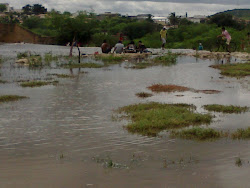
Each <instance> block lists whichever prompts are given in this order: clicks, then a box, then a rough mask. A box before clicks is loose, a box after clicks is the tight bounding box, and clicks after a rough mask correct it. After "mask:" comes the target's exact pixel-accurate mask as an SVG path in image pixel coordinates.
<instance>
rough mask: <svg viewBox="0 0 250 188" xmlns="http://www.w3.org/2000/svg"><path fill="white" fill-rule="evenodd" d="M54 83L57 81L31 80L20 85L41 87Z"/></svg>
mask: <svg viewBox="0 0 250 188" xmlns="http://www.w3.org/2000/svg"><path fill="white" fill-rule="evenodd" d="M56 84H58V81H53V82H45V81H31V82H23V83H21V84H20V85H21V86H22V87H41V86H46V85H56Z"/></svg>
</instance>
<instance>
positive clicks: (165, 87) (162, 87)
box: [147, 84, 221, 94]
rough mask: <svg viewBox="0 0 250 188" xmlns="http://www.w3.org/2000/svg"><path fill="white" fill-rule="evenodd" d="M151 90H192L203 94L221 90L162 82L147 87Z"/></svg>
mask: <svg viewBox="0 0 250 188" xmlns="http://www.w3.org/2000/svg"><path fill="white" fill-rule="evenodd" d="M147 88H148V89H150V90H151V91H153V92H168V93H171V92H185V91H192V92H195V93H204V94H217V93H220V92H221V91H218V90H196V89H193V88H188V87H184V86H178V85H162V84H154V85H152V86H149V87H147Z"/></svg>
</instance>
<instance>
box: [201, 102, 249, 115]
mask: <svg viewBox="0 0 250 188" xmlns="http://www.w3.org/2000/svg"><path fill="white" fill-rule="evenodd" d="M203 107H204V108H205V109H206V110H208V111H214V112H223V113H242V112H246V111H248V109H249V108H248V107H246V106H245V107H240V106H233V105H229V106H225V105H219V104H209V105H204V106H203Z"/></svg>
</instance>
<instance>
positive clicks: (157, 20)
mask: <svg viewBox="0 0 250 188" xmlns="http://www.w3.org/2000/svg"><path fill="white" fill-rule="evenodd" d="M153 20H154V22H155V23H157V24H161V25H167V24H169V19H168V18H167V17H153Z"/></svg>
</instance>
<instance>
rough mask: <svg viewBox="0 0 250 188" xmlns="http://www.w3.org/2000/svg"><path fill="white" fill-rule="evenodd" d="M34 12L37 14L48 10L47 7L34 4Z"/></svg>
mask: <svg viewBox="0 0 250 188" xmlns="http://www.w3.org/2000/svg"><path fill="white" fill-rule="evenodd" d="M32 12H33V13H34V14H36V15H38V14H45V13H46V12H47V9H46V8H45V7H43V6H42V5H40V4H34V5H33V7H32Z"/></svg>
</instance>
